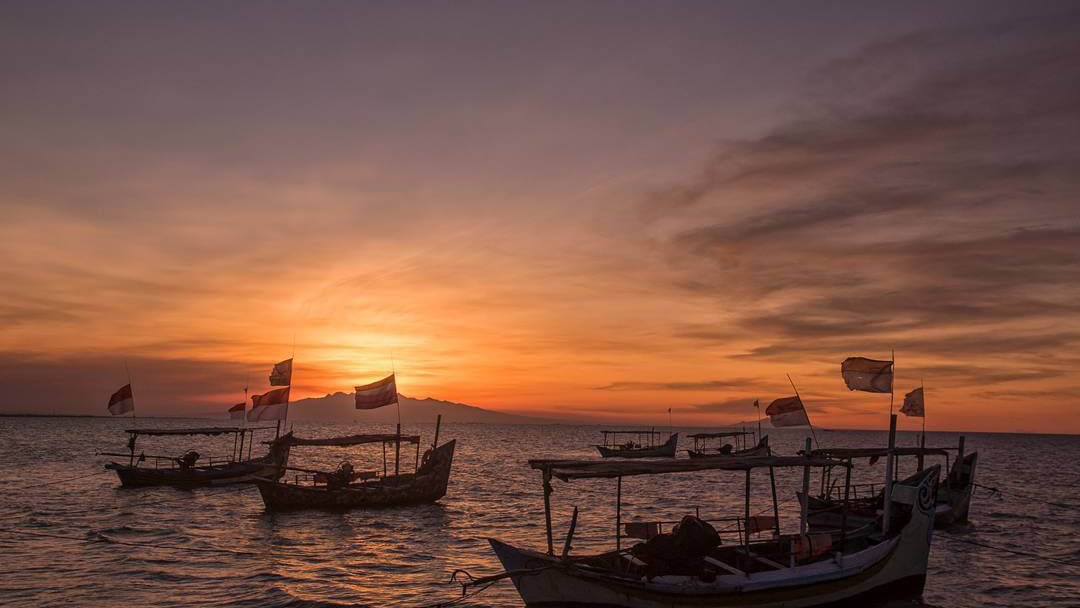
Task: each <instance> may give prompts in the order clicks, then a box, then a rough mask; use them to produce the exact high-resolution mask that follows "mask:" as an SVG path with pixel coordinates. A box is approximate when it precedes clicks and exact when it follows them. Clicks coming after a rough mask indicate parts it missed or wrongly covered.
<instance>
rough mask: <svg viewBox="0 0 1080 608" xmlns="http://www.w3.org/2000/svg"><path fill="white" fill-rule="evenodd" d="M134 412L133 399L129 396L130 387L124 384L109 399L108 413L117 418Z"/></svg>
mask: <svg viewBox="0 0 1080 608" xmlns="http://www.w3.org/2000/svg"><path fill="white" fill-rule="evenodd" d="M134 410H135V397H134V396H132V394H131V385H130V384H125V385H124V386H121V387H120V390H118V391H116V392H115V393H113V394H112V397H109V413H110V414H112V415H113V416H119V415H121V414H126V413H128V412H131V411H134Z"/></svg>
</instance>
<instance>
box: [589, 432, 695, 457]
mask: <svg viewBox="0 0 1080 608" xmlns="http://www.w3.org/2000/svg"><path fill="white" fill-rule="evenodd" d="M678 447H679V434H678V433H675V434H674V435H672V436H671V437H670V438H669V439H668V440H667V441H666V442H664V444H663V445H659V446H656V447H651V448H609V447H605V446H602V445H598V446H596V449H597V450H598V451H599V452H600V456H601V457H602V458H674V457H675V450H676V449H677V448H678Z"/></svg>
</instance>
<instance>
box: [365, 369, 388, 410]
mask: <svg viewBox="0 0 1080 608" xmlns="http://www.w3.org/2000/svg"><path fill="white" fill-rule="evenodd" d="M397 402H398V398H397V382H396V381H395V380H394V374H390V375H389V376H387V377H385V378H383V379H382V380H379V381H377V382H372V383H371V384H365V385H363V386H358V387H356V409H358V410H373V409H375V408H379V407H383V406H384V405H394V404H395V403H397Z"/></svg>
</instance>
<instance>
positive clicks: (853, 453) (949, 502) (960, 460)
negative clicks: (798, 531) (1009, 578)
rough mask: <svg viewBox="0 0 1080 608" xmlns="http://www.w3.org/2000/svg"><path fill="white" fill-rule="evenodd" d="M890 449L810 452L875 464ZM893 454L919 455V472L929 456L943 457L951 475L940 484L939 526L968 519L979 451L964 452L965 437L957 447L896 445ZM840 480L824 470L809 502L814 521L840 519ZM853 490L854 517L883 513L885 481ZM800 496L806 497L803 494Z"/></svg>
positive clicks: (937, 504) (870, 516) (897, 455)
mask: <svg viewBox="0 0 1080 608" xmlns="http://www.w3.org/2000/svg"><path fill="white" fill-rule="evenodd" d="M952 449H956V450H957V458H956V460H955V461H953V462H952V464H951V466H949V451H950V450H952ZM887 451H888V450H887V449H886V448H825V449H818V450H812V451H811V452H810V453H811V455H813V456H815V457H823V458H836V459H840V460H844V461H846V462H848V463H851V462H853V461H854V460H857V459H863V458H866V459H869V460H870V462H871V463H874V462H876V461H877V460H878V459H881V458H885V457H886V455H887ZM893 455H894V457H897V458H899V457H902V456H906V457H915V458H917V459H918V464H917V465H916V469H917V470H919V471H921V470H923V468H924V467H923V464H924V463H925V459H926V458H927V457H935V456H936V457H943V458H944V459H945V464H946V467H948V469H947V470H948V475H946V476H945V477H943V478H942V479H941V480H940V481H939V484H938V492H937V498H936V501H935V519H934V522H935V525H936V526H937V527H947V526H949V525H952V524H957V523H965V522H967V519H968V512H969V511H970V509H971V497H972V495H973V493H974V491H975V466H976V465H977V464H978V459H979V454H978V452H972V453H970V454H964V440H963V437H961V438H960V442H959V445H958V446H957V448H926V447H900V448H893ZM940 468H941V467H939V469H940ZM837 481H838V480H834V479H833V478H832V475H831V473H830V472H829V471H827V470H826V471H823V472H822V480H821V490H820V491H819V493H818V495H816V496H810V497H809V498H808V503H807V507H808V509H809V511H810V521H811V522H812V523H818V524H823V525H824V524H827V523H828V522H835V520H836V519H837V513H839V511H840V509H841V502H842V499H843V497H842V496H841V495H840V492H839V490H840V489H841V488H840V487H839V485H838V483H837ZM849 492H851V493H852V496H850V497H849V500H848V505H849V514H850V515H851V516H853V517H861V518H863V519H873V518H875V517H877V516H878V515H879V514H880V512H881V508H882V504H883V501H884V500H885V497H884V492H883V489H882V485H881V484H860V485H852V486H851V487H850V489H849ZM860 494H862V495H861V496H860ZM799 498H800V500H803V497H802V496H800V497H799Z"/></svg>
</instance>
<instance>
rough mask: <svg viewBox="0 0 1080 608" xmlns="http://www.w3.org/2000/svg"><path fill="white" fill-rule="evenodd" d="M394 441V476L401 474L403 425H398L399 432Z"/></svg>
mask: <svg viewBox="0 0 1080 608" xmlns="http://www.w3.org/2000/svg"><path fill="white" fill-rule="evenodd" d="M396 435H397V436H396V437H395V440H394V475H399V474H400V473H401V466H400V465H401V423H400V422H398V424H397V432H396Z"/></svg>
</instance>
